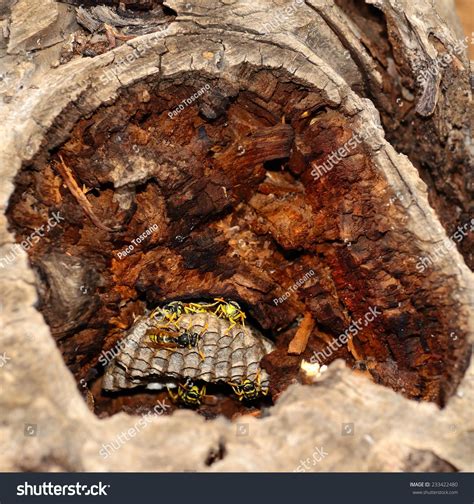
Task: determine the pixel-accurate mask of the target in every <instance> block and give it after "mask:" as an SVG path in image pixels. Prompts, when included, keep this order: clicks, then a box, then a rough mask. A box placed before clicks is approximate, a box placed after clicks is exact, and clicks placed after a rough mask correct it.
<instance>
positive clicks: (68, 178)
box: [55, 154, 119, 232]
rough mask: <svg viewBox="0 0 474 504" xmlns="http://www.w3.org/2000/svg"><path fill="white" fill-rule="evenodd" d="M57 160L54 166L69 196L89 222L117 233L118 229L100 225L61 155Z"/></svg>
mask: <svg viewBox="0 0 474 504" xmlns="http://www.w3.org/2000/svg"><path fill="white" fill-rule="evenodd" d="M59 159H60V160H61V164H59V163H56V165H55V166H56V168H57V170H58V172H59V174H60V175H61V177H62V178H63V180H64V182H65V183H66V185H67V187H68V189H69V190H70V191H71V194H72V195H73V196H74V198H75V199H76V201H77V202H78V203H79V205H80V206H81V208H82V209H83V210H84V212H85V213H86V214H87V216H88V217H89V218H90V220H91V221H92V222H93V223H94V224H95V225H96V226H97V227H98V228H99V229H102V230H104V231H108V232H115V231H119V229H118V228H115V229H112V228H109V227H107V226H106V225H105V224H102V222H101V221H100V219H99V218H98V217H97V215H96V214H95V213H94V210H93V209H92V205H91V204H90V202H89V200H88V199H87V198H86V195H85V194H84V193H83V191H82V190H81V188H80V187H79V186H78V185H77V182H76V180H75V179H74V177H73V175H72V172H71V169H70V168H69V167H68V166H67V165H66V163H65V162H64V159H63V158H62V156H61V154H59Z"/></svg>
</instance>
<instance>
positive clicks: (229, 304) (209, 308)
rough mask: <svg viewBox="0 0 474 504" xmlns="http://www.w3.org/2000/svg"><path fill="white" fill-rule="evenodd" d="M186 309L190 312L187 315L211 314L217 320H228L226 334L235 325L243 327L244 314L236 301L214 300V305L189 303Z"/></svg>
mask: <svg viewBox="0 0 474 504" xmlns="http://www.w3.org/2000/svg"><path fill="white" fill-rule="evenodd" d="M187 308H188V309H189V310H190V311H189V312H188V313H213V314H214V315H216V316H217V317H219V318H223V319H226V320H228V321H229V322H230V325H229V327H228V328H227V330H226V333H228V332H229V331H230V330H231V329H232V328H233V327H234V326H235V325H237V324H240V325H241V326H243V327H245V322H244V321H245V319H246V316H245V313H244V312H243V311H242V308H241V307H240V305H239V303H237V302H236V301H226V300H225V299H223V298H214V303H189V304H187Z"/></svg>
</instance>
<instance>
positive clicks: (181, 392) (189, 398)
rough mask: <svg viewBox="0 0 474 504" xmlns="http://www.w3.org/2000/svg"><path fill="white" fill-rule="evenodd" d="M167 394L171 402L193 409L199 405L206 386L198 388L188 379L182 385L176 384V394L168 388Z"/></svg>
mask: <svg viewBox="0 0 474 504" xmlns="http://www.w3.org/2000/svg"><path fill="white" fill-rule="evenodd" d="M168 394H169V396H170V397H171V400H172V401H173V402H175V403H181V404H184V405H186V406H191V407H194V408H195V407H197V406H199V405H200V404H201V401H202V398H203V397H204V396H205V395H206V385H203V386H202V387H201V388H199V386H198V385H194V383H193V382H192V381H191V380H190V379H188V380H186V382H185V383H184V384H183V383H179V384H178V392H177V393H176V394H175V393H173V392H172V390H171V389H170V388H169V387H168Z"/></svg>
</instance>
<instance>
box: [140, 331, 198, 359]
mask: <svg viewBox="0 0 474 504" xmlns="http://www.w3.org/2000/svg"><path fill="white" fill-rule="evenodd" d="M147 335H148V336H149V337H150V340H151V341H152V342H153V343H155V344H156V345H160V346H162V347H163V348H166V349H167V350H174V349H176V348H189V349H191V348H196V349H197V352H198V354H199V356H200V357H201V359H202V360H204V359H205V357H204V354H203V353H202V351H201V350H200V349H199V342H200V341H201V339H202V335H201V334H198V333H195V332H189V331H184V332H181V333H180V332H178V331H169V330H168V329H167V328H164V327H157V328H152V329H149V330H148V332H147Z"/></svg>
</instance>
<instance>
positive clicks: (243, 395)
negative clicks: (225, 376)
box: [229, 372, 268, 401]
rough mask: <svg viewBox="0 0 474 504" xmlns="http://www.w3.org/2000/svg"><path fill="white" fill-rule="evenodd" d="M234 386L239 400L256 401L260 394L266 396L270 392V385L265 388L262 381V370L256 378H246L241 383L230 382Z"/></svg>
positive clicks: (233, 388)
mask: <svg viewBox="0 0 474 504" xmlns="http://www.w3.org/2000/svg"><path fill="white" fill-rule="evenodd" d="M229 385H230V386H231V387H232V390H233V391H234V394H235V395H236V396H237V397H238V398H239V401H243V400H244V399H245V400H246V401H255V399H258V398H259V397H260V396H266V395H267V394H268V387H265V388H263V387H262V384H261V382H260V372H258V373H257V377H256V379H255V381H254V380H250V379H249V378H245V379H244V380H243V381H241V382H240V383H233V382H229Z"/></svg>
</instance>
